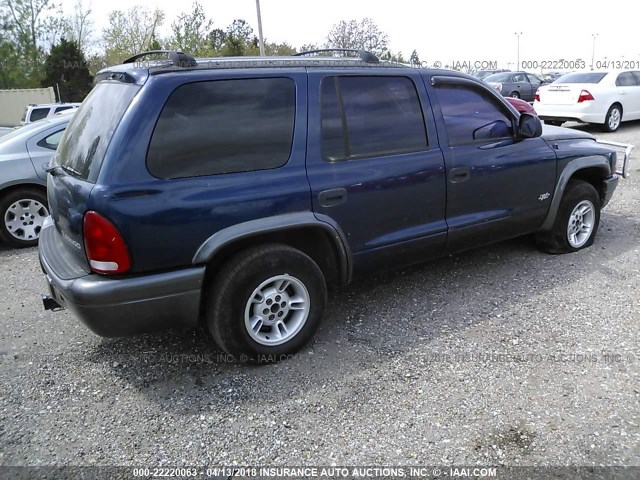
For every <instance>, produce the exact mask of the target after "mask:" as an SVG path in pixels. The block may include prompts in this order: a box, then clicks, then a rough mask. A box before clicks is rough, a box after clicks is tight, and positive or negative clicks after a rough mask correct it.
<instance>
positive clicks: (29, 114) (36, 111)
mask: <svg viewBox="0 0 640 480" xmlns="http://www.w3.org/2000/svg"><path fill="white" fill-rule="evenodd" d="M79 106H80V104H79V103H41V104H38V105H36V104H30V105H27V107H26V108H25V109H24V114H23V115H22V121H21V122H20V124H21V125H27V124H28V123H31V122H35V121H38V120H42V119H43V118H48V117H53V116H54V115H58V114H59V113H60V112H66V111H67V110H76V109H77V108H78V107H79Z"/></svg>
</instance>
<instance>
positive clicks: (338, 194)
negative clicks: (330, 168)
mask: <svg viewBox="0 0 640 480" xmlns="http://www.w3.org/2000/svg"><path fill="white" fill-rule="evenodd" d="M318 201H319V202H320V205H321V206H322V207H335V206H336V205H340V204H341V203H344V202H346V201H347V191H346V190H345V189H344V188H332V189H331V190H324V191H322V192H320V194H319V195H318Z"/></svg>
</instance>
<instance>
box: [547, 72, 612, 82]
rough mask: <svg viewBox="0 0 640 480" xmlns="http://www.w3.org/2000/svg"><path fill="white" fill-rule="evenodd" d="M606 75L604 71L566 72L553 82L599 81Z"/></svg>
mask: <svg viewBox="0 0 640 480" xmlns="http://www.w3.org/2000/svg"><path fill="white" fill-rule="evenodd" d="M606 75H607V73H606V72H600V73H592V72H588V73H567V74H566V75H562V76H561V77H560V78H558V79H556V81H555V82H554V83H600V80H602V79H603V78H604V77H605V76H606Z"/></svg>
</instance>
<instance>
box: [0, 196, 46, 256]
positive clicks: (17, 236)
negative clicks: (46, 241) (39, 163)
mask: <svg viewBox="0 0 640 480" xmlns="http://www.w3.org/2000/svg"><path fill="white" fill-rule="evenodd" d="M48 215H49V211H48V210H47V197H46V195H45V194H44V192H42V191H40V190H37V189H34V188H24V189H20V190H13V191H11V192H9V193H8V194H6V195H4V196H3V197H2V198H0V239H2V240H4V241H5V242H6V243H8V244H9V245H11V246H13V247H18V248H22V247H33V246H34V245H37V244H38V238H39V237H40V230H41V228H42V224H43V222H44V219H45V218H46V217H47V216H48Z"/></svg>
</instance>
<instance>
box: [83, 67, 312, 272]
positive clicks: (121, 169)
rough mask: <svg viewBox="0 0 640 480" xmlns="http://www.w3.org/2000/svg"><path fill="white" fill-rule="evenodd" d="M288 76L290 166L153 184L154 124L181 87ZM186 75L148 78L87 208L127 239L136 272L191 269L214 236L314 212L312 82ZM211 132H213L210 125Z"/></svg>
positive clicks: (299, 76) (294, 72)
mask: <svg viewBox="0 0 640 480" xmlns="http://www.w3.org/2000/svg"><path fill="white" fill-rule="evenodd" d="M258 76H259V77H260V78H264V77H291V78H293V79H294V81H295V82H296V113H295V128H294V136H293V146H292V150H291V156H290V158H289V161H288V162H287V163H286V164H285V165H284V166H283V167H280V168H276V169H271V170H260V171H254V172H244V173H230V174H223V175H210V176H202V177H193V178H183V179H175V180H163V179H158V178H155V177H153V176H152V175H151V174H150V173H149V171H148V170H147V166H146V154H147V149H148V146H149V142H150V139H151V135H152V133H153V129H154V127H155V123H156V120H157V118H158V116H159V115H160V112H161V110H162V107H163V106H164V104H165V101H166V100H167V98H168V97H169V95H170V94H171V93H172V92H173V91H174V90H175V89H176V88H177V87H179V86H180V85H183V84H184V83H188V82H195V81H209V80H219V79H225V78H226V79H230V78H248V77H251V78H255V77H258ZM188 82H186V77H185V74H184V73H182V72H178V73H168V74H162V75H157V76H151V77H149V80H148V81H147V84H146V85H145V86H144V87H143V88H142V90H141V91H140V92H139V94H138V95H137V96H136V98H135V99H134V100H133V102H132V103H131V106H130V107H129V109H128V110H127V112H126V113H125V115H124V117H123V118H122V120H121V122H120V126H119V127H118V129H117V131H116V133H115V134H114V137H113V139H112V141H111V146H110V148H109V150H108V152H107V154H106V156H105V159H104V161H103V165H102V169H101V170H100V174H99V177H98V179H97V182H96V187H95V188H94V190H93V191H92V194H91V198H90V205H89V208H90V209H93V210H96V211H98V212H100V213H101V214H102V215H104V216H106V217H107V218H108V219H109V220H111V221H112V222H113V223H114V224H115V225H116V226H117V227H118V229H119V230H120V232H121V233H122V235H123V237H124V239H125V242H126V243H127V246H128V248H129V251H130V254H131V257H132V271H133V272H149V271H153V270H167V269H174V268H180V267H185V266H188V265H191V263H192V259H193V257H194V255H195V253H196V251H197V250H198V248H199V247H200V245H202V243H204V242H205V241H206V240H207V238H209V237H210V236H212V235H213V234H214V233H216V232H217V231H219V230H221V229H223V228H226V227H229V226H232V225H235V224H237V223H241V222H244V221H249V220H254V219H256V218H263V217H268V216H272V215H279V214H284V213H292V212H300V211H310V210H311V197H310V191H309V185H308V181H307V177H306V171H305V151H306V147H305V145H306V131H307V104H306V99H307V77H306V72H305V71H304V70H302V69H299V70H298V69H288V70H287V72H284V73H283V72H282V71H274V70H269V69H264V70H263V71H261V75H256V72H255V70H253V71H243V70H235V71H233V72H231V71H216V72H213V73H212V72H211V71H203V72H190V73H189V77H188ZM211 128H215V125H212V126H211Z"/></svg>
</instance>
